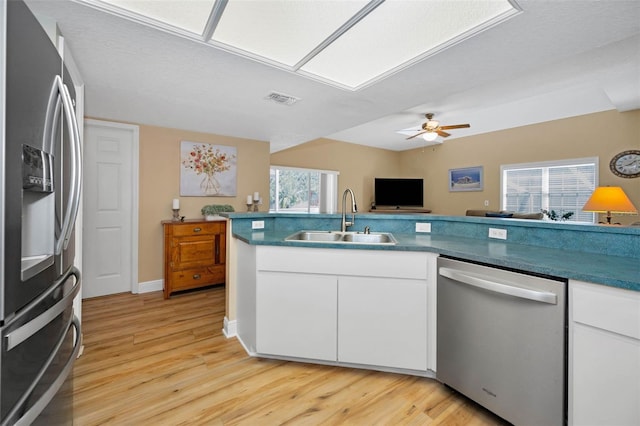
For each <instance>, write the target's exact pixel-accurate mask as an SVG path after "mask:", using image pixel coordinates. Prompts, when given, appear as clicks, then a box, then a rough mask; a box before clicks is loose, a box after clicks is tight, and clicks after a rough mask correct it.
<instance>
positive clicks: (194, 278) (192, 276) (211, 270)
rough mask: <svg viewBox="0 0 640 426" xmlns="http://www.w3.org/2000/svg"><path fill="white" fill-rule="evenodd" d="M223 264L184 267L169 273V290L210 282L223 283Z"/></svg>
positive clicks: (203, 284)
mask: <svg viewBox="0 0 640 426" xmlns="http://www.w3.org/2000/svg"><path fill="white" fill-rule="evenodd" d="M224 279H225V267H224V265H219V266H212V267H207V268H193V269H184V270H182V271H176V272H172V273H171V290H172V291H176V290H184V289H188V288H195V287H202V286H205V285H210V284H220V283H224Z"/></svg>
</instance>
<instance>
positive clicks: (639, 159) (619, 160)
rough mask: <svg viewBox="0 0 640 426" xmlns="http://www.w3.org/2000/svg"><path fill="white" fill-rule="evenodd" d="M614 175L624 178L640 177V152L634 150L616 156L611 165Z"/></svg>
mask: <svg viewBox="0 0 640 426" xmlns="http://www.w3.org/2000/svg"><path fill="white" fill-rule="evenodd" d="M609 168H610V169H611V171H612V172H613V174H614V175H616V176H620V177H623V178H637V177H640V150H638V149H632V150H629V151H622V152H621V153H619V154H616V155H614V157H613V158H612V159H611V162H610V163H609Z"/></svg>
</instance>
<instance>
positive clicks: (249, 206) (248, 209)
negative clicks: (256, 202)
mask: <svg viewBox="0 0 640 426" xmlns="http://www.w3.org/2000/svg"><path fill="white" fill-rule="evenodd" d="M251 206H253V203H247V213H249V212H251Z"/></svg>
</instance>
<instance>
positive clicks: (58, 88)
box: [0, 0, 81, 426]
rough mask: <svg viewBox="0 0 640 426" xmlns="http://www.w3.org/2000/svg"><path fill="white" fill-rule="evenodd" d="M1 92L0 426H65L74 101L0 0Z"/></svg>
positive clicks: (60, 74) (51, 57)
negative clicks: (63, 425) (19, 425)
mask: <svg viewBox="0 0 640 426" xmlns="http://www.w3.org/2000/svg"><path fill="white" fill-rule="evenodd" d="M0 83H1V84H0V108H1V111H0V138H1V139H2V140H1V149H0V167H1V173H0V188H1V190H2V196H1V197H0V327H1V329H0V330H1V336H0V337H1V339H2V340H1V356H0V424H1V425H2V426H4V425H13V424H46V425H60V424H71V423H72V422H73V412H72V407H73V405H72V401H73V394H72V392H73V384H72V381H71V378H72V375H71V371H72V369H73V365H74V362H75V359H76V358H77V354H78V351H79V348H80V336H81V330H80V323H79V321H78V319H77V317H76V316H75V315H74V311H73V299H74V297H75V296H76V295H77V294H78V292H79V289H80V285H81V279H80V272H79V271H78V269H77V268H75V267H74V266H73V260H74V254H75V247H74V245H73V240H74V235H73V230H74V223H75V219H76V215H77V211H78V203H79V198H80V182H81V175H80V174H81V152H80V140H79V132H78V127H77V122H76V120H75V112H74V96H75V93H74V90H73V84H72V82H71V80H70V77H69V74H68V72H67V71H66V69H65V66H64V63H63V61H62V59H61V58H60V55H59V54H58V52H57V50H56V48H55V47H54V46H53V43H52V42H51V40H50V39H49V37H48V36H47V34H46V33H45V31H44V30H43V28H42V27H41V26H40V24H39V23H38V21H37V20H36V19H35V17H34V16H33V15H32V13H31V12H30V10H29V8H28V7H27V6H26V5H25V4H24V3H23V2H22V0H0Z"/></svg>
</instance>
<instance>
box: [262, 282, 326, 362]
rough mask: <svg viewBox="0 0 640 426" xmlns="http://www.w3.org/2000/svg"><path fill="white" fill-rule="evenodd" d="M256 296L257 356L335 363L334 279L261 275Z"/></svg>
mask: <svg viewBox="0 0 640 426" xmlns="http://www.w3.org/2000/svg"><path fill="white" fill-rule="evenodd" d="M256 297H257V301H258V303H257V306H256V310H257V312H256V316H257V322H256V330H257V332H256V350H257V351H258V352H259V353H263V354H270V355H287V356H292V357H300V358H311V359H318V360H325V361H335V360H336V335H337V332H336V329H337V306H338V305H337V279H336V277H335V276H325V275H311V274H295V273H279V272H262V273H261V274H260V276H259V280H258V286H257V293H256Z"/></svg>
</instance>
